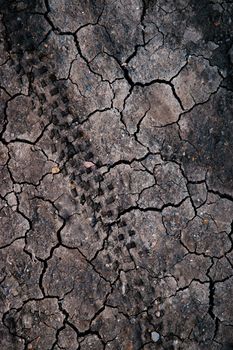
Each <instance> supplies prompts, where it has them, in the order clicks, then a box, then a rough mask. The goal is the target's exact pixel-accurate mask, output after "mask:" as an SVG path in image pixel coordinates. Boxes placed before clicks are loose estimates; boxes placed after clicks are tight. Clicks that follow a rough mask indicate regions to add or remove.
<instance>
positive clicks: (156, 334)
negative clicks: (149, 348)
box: [151, 332, 160, 343]
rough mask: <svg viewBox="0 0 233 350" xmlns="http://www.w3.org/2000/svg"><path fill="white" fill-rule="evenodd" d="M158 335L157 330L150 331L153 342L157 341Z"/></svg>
mask: <svg viewBox="0 0 233 350" xmlns="http://www.w3.org/2000/svg"><path fill="white" fill-rule="evenodd" d="M159 338H160V335H159V333H157V332H152V333H151V339H152V340H153V342H154V343H157V341H159Z"/></svg>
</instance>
